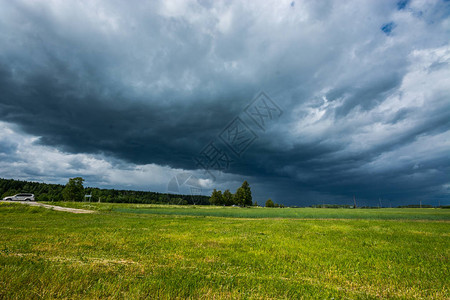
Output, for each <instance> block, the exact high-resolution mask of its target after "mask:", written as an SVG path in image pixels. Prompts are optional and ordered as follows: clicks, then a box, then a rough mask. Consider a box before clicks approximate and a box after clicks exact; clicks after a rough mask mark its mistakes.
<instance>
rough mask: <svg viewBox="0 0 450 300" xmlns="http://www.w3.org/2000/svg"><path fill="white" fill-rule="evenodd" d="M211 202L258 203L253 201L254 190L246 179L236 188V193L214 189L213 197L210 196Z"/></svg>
mask: <svg viewBox="0 0 450 300" xmlns="http://www.w3.org/2000/svg"><path fill="white" fill-rule="evenodd" d="M209 203H211V204H212V205H222V206H231V205H238V206H252V205H258V204H257V203H256V202H255V203H253V200H252V191H251V189H250V185H249V184H248V182H247V181H244V182H243V183H242V185H241V186H240V187H239V188H238V189H237V190H236V193H234V194H232V193H231V192H230V190H225V191H224V192H223V193H222V191H218V190H216V189H214V190H213V192H212V194H211V197H210V198H209Z"/></svg>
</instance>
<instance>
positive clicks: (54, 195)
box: [0, 177, 210, 205]
mask: <svg viewBox="0 0 450 300" xmlns="http://www.w3.org/2000/svg"><path fill="white" fill-rule="evenodd" d="M83 181H84V180H83V178H81V177H76V178H71V179H69V181H68V183H67V184H66V185H62V184H49V183H41V182H30V181H22V180H15V179H3V178H0V195H1V198H2V199H3V198H4V197H6V196H12V195H15V194H19V193H31V194H34V196H35V199H36V200H37V201H83V200H84V199H85V198H84V196H85V195H92V197H91V199H90V200H91V201H95V202H99V201H100V202H109V203H139V204H180V205H186V204H196V205H209V204H210V203H209V197H208V196H203V195H176V194H168V193H157V192H145V191H132V190H116V189H100V188H93V187H86V188H85V187H83ZM80 184H81V185H80Z"/></svg>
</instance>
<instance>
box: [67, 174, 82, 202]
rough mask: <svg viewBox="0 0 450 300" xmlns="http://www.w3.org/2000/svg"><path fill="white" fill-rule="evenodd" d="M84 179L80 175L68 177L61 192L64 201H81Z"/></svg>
mask: <svg viewBox="0 0 450 300" xmlns="http://www.w3.org/2000/svg"><path fill="white" fill-rule="evenodd" d="M83 181H84V179H83V178H81V177H76V178H70V179H69V182H67V184H66V187H65V188H64V189H63V191H62V194H63V197H64V200H65V201H83V197H84V187H83Z"/></svg>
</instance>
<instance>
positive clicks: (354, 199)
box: [353, 195, 356, 208]
mask: <svg viewBox="0 0 450 300" xmlns="http://www.w3.org/2000/svg"><path fill="white" fill-rule="evenodd" d="M353 208H356V198H355V195H353Z"/></svg>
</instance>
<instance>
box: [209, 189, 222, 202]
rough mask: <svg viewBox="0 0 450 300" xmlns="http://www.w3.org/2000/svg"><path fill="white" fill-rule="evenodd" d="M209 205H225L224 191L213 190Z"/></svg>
mask: <svg viewBox="0 0 450 300" xmlns="http://www.w3.org/2000/svg"><path fill="white" fill-rule="evenodd" d="M209 203H211V204H212V205H223V203H224V201H223V197H222V191H217V190H216V189H214V190H213V192H212V194H211V198H209Z"/></svg>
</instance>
